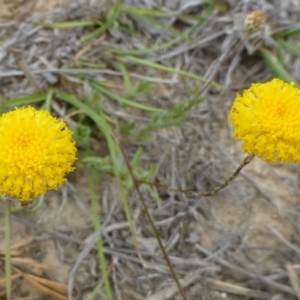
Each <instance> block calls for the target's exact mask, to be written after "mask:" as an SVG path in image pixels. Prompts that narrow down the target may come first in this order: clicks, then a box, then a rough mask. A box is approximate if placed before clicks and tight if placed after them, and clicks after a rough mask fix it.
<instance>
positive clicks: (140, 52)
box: [105, 10, 212, 55]
mask: <svg viewBox="0 0 300 300" xmlns="http://www.w3.org/2000/svg"><path fill="white" fill-rule="evenodd" d="M211 13H212V11H211V10H208V11H207V15H210V14H211ZM205 20H206V18H200V19H198V20H197V23H196V24H195V25H193V26H191V27H190V28H188V29H187V30H186V31H185V32H184V33H183V34H181V35H180V36H177V37H175V38H174V39H171V40H170V41H167V42H165V43H162V44H160V45H158V46H154V47H149V48H146V49H136V50H122V49H115V48H109V47H105V49H106V50H108V51H109V52H113V53H118V54H122V55H143V54H148V53H153V52H157V51H160V50H163V49H166V48H169V47H171V46H173V45H175V44H176V43H178V42H180V41H181V40H182V39H186V40H188V41H189V42H191V43H195V42H193V41H192V40H191V39H190V38H189V36H190V35H191V34H192V33H193V32H194V31H195V30H196V29H198V28H199V27H201V25H203V23H204V21H205Z"/></svg>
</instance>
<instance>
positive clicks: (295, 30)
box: [274, 27, 300, 39]
mask: <svg viewBox="0 0 300 300" xmlns="http://www.w3.org/2000/svg"><path fill="white" fill-rule="evenodd" d="M299 33H300V27H296V28H292V29H288V30H286V31H283V32H281V33H278V34H275V35H274V38H275V39H277V38H288V37H290V36H293V35H297V34H299Z"/></svg>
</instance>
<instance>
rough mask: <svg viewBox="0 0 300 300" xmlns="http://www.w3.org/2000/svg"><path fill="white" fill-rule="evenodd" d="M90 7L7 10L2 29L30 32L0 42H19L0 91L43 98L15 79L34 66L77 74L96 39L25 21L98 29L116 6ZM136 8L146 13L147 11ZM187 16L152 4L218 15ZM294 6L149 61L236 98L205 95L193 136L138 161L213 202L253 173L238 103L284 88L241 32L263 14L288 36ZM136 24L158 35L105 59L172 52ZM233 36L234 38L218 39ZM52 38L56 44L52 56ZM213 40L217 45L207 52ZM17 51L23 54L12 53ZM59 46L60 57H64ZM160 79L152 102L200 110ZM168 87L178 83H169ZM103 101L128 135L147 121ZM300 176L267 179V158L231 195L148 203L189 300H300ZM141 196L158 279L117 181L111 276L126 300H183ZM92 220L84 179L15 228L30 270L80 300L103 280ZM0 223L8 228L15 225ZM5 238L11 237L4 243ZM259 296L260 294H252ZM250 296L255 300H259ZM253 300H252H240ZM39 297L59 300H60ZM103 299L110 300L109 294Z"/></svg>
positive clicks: (184, 85)
mask: <svg viewBox="0 0 300 300" xmlns="http://www.w3.org/2000/svg"><path fill="white" fill-rule="evenodd" d="M83 2H84V1H73V4H72V5H67V6H64V7H63V8H59V9H58V10H57V11H55V12H51V13H49V14H48V13H44V12H43V13H42V14H41V12H40V9H44V7H43V5H44V4H45V5H46V4H47V3H49V4H50V3H51V7H49V9H52V8H55V7H56V2H55V1H48V2H45V3H40V1H37V2H36V3H34V4H32V3H33V1H21V2H20V4H19V6H16V7H15V8H12V4H10V3H11V2H8V1H7V2H6V1H4V2H3V3H4V6H3V4H2V3H1V2H0V5H2V6H1V7H4V8H5V9H3V10H2V12H1V14H2V15H0V20H2V22H7V21H9V20H10V18H11V17H13V19H14V20H15V18H16V20H18V16H16V14H15V13H12V12H13V11H17V12H19V13H20V16H21V17H20V19H21V21H19V22H20V23H17V24H15V23H14V24H12V25H11V27H4V28H1V32H0V37H1V40H4V38H5V42H7V44H6V43H4V46H2V48H1V49H0V59H1V63H2V64H1V67H0V75H1V74H5V76H3V77H2V79H1V80H2V83H1V88H0V89H1V93H2V94H3V95H4V96H5V97H6V98H12V97H16V96H20V95H27V94H31V93H33V92H34V87H33V86H32V85H31V84H30V82H28V80H27V79H26V77H24V76H18V77H17V76H15V75H14V74H12V75H9V72H12V71H19V70H20V68H19V66H18V61H19V60H20V59H23V60H24V61H26V63H27V65H28V66H29V67H30V69H31V70H33V71H35V70H39V69H47V68H48V67H49V65H50V66H55V67H59V66H61V65H62V64H65V65H68V64H69V65H71V63H70V61H72V58H74V56H75V55H76V54H78V52H79V51H80V50H81V49H82V47H83V46H82V45H81V44H80V42H79V39H80V37H81V36H82V35H83V34H86V30H83V29H72V30H69V31H56V32H55V34H54V33H53V32H52V31H51V30H48V29H43V28H39V29H37V30H36V32H35V33H32V34H29V32H30V30H34V28H35V27H34V25H28V24H25V23H22V20H24V18H29V19H30V20H35V21H39V20H45V19H46V20H49V21H52V20H56V21H65V20H69V19H76V18H82V19H84V18H89V17H91V16H95V15H96V16H99V17H101V12H103V11H104V9H105V5H106V4H105V3H104V2H103V3H102V2H101V5H99V7H101V8H102V11H101V9H99V10H98V11H97V12H95V10H92V9H91V8H90V7H89V6H88V5H87V1H86V2H85V3H83ZM94 2H95V1H94ZM125 2H126V4H128V5H137V4H139V5H141V6H143V5H145V6H146V4H145V3H146V1H145V3H144V2H143V1H125ZM150 2H151V3H150ZM175 2H176V1H174V2H170V1H169V2H168V1H167V2H166V3H165V4H164V6H162V5H163V4H159V3H158V2H157V3H156V2H155V1H149V2H147V3H148V5H149V6H151V5H153V6H154V7H155V5H156V6H157V7H163V8H164V9H166V10H171V11H172V10H173V11H176V10H178V9H182V10H186V12H187V13H192V14H195V15H196V16H199V15H201V13H202V11H203V9H204V7H205V5H204V4H201V3H200V2H199V4H197V3H194V2H193V1H187V2H185V3H183V2H182V3H181V2H180V1H177V2H176V5H175ZM149 3H150V4H149ZM222 3H223V2H222ZM97 4H99V3H97ZM223 4H224V3H223ZM14 5H15V4H14ZM27 5H28V7H30V10H31V9H32V7H34V10H36V11H38V13H35V14H34V15H28V12H29V10H28V9H27V10H26V6H27ZM30 5H32V6H30ZM40 5H41V6H40ZM52 5H53V6H52ZM289 5H290V6H285V4H284V3H281V2H280V1H279V2H278V3H277V2H276V3H275V1H273V2H272V3H268V2H265V1H228V3H227V4H226V5H225V6H220V10H219V12H218V13H216V14H214V15H213V16H212V17H211V18H210V19H209V20H208V21H207V23H206V25H205V28H204V29H203V28H202V29H201V30H199V32H197V33H195V35H194V39H197V41H199V44H201V46H194V47H191V48H189V46H191V45H190V44H188V43H186V42H184V43H182V44H178V45H175V46H174V47H173V48H172V49H171V50H170V52H159V53H158V54H157V55H151V54H149V55H148V56H147V58H148V59H149V60H153V61H157V62H161V63H163V64H166V65H170V66H173V67H177V68H181V69H184V70H188V71H191V72H193V73H195V74H198V75H205V76H206V77H207V78H210V79H213V80H216V81H218V82H220V83H222V84H224V85H225V86H226V87H227V89H226V91H224V90H220V89H216V88H212V87H211V86H207V85H202V84H201V86H200V90H201V96H202V97H203V98H204V102H203V103H201V104H200V105H199V106H197V107H194V108H193V109H192V111H191V113H190V115H189V117H188V119H187V121H186V122H185V123H184V125H183V126H181V127H171V128H168V129H163V130H160V131H157V132H155V133H153V134H152V136H151V137H152V139H151V143H148V144H147V143H144V142H141V141H139V140H136V139H134V138H133V139H129V140H128V141H127V140H126V141H125V142H126V147H127V149H128V151H129V152H130V155H133V153H134V151H135V150H136V148H137V146H143V148H144V155H143V163H144V164H145V166H147V165H148V164H149V162H158V163H159V169H158V172H157V175H156V178H155V179H156V180H157V181H159V182H162V183H168V184H171V185H174V186H177V187H180V188H183V189H192V190H199V191H206V190H210V189H212V188H214V187H215V186H217V185H218V184H219V183H221V182H223V180H224V179H226V178H227V177H228V176H229V175H230V174H231V173H232V172H233V171H234V169H235V168H236V167H237V166H238V164H239V163H240V162H241V161H242V160H243V158H244V156H245V155H244V154H243V153H242V151H241V149H240V146H239V143H238V142H237V141H235V140H233V139H232V138H231V135H232V133H231V129H230V127H229V125H228V123H227V113H228V111H229V108H230V106H231V103H232V101H233V99H234V97H235V94H236V92H238V91H241V90H242V89H244V88H246V87H248V86H249V85H250V84H251V83H252V82H260V81H264V80H267V79H270V78H272V74H271V72H270V71H269V70H268V69H267V67H266V66H265V65H264V63H262V61H261V59H260V58H259V57H256V56H249V55H248V54H247V51H246V50H245V48H243V50H240V51H239V50H238V49H239V48H236V45H237V42H238V41H239V40H240V39H241V36H240V33H239V29H238V28H236V24H238V21H237V19H238V18H239V17H240V16H241V15H243V14H245V13H247V12H250V11H252V10H254V9H262V10H264V11H265V12H266V13H267V16H268V24H269V26H271V28H274V27H275V28H276V27H280V26H286V25H289V24H290V23H291V22H293V20H299V19H298V17H299V12H298V7H297V4H296V3H293V2H290V3H289ZM221 8H222V9H221ZM123 17H124V22H126V24H129V26H132V27H133V28H135V29H138V30H139V31H141V32H143V33H144V35H143V36H142V37H141V38H139V39H135V38H130V37H128V36H126V35H124V33H120V32H119V31H118V29H116V28H113V29H111V30H109V31H108V33H107V34H106V37H105V39H106V40H105V41H104V42H103V43H104V45H108V46H111V45H116V44H118V45H119V44H121V45H123V44H124V45H126V48H130V47H133V48H135V47H140V48H143V47H148V46H149V45H152V44H154V42H155V41H156V42H160V41H161V40H164V41H165V40H168V39H169V38H170V37H169V35H168V34H167V33H166V32H164V31H161V29H159V28H156V27H155V26H154V27H153V28H149V27H147V26H146V25H145V24H144V23H143V22H142V21H141V20H137V19H134V18H133V19H130V18H128V17H127V16H125V15H124V16H123ZM163 21H164V22H166V23H167V24H169V25H172V24H174V26H175V25H177V23H176V18H172V17H166V18H165V19H163ZM2 24H5V23H2ZM185 25H186V24H185ZM272 26H273V27H272ZM220 32H221V34H220V36H219V37H216V38H214V35H216V34H219V33H220ZM20 37H22V38H20ZM24 37H25V39H23V38H24ZM42 38H43V39H44V40H43V43H41V42H40V41H41V39H42ZM160 39H161V40H160ZM205 39H206V40H207V39H211V40H210V41H209V42H205ZM10 41H13V42H12V43H11V44H9V42H10ZM201 41H202V42H201ZM267 42H268V41H267ZM105 43H106V44H105ZM53 45H54V48H55V51H54V53H53V52H51V50H52V49H53ZM124 47H125V46H124ZM243 47H246V46H244V45H243ZM236 49H237V50H236ZM248 50H249V49H248ZM91 55H92V57H93V59H94V61H95V62H101V63H103V64H104V70H113V71H116V70H117V69H116V65H115V64H114V62H113V60H112V58H111V57H110V55H109V54H107V53H106V52H104V51H101V48H99V49H98V48H96V49H93V52H92V54H91ZM41 57H42V59H41ZM4 58H5V59H4ZM286 59H287V60H288V61H290V64H289V68H290V70H289V71H290V72H291V74H293V76H294V77H295V78H296V80H299V79H300V78H299V71H298V70H297V66H298V65H299V61H298V59H296V58H295V57H293V56H291V55H288V54H287V56H286ZM45 61H46V63H45ZM145 70H146V69H144V68H141V67H139V68H134V67H132V70H131V72H132V73H135V74H136V73H138V74H140V75H145V74H147V70H146V71H145ZM47 74H51V73H47ZM87 74H88V71H87ZM51 76H52V77H51ZM51 76H50V75H47V76H46V75H42V76H41V75H36V80H37V82H38V84H39V85H40V86H42V87H47V86H49V85H50V84H61V81H63V80H62V79H61V78H60V75H57V74H51ZM88 76H89V75H88ZM93 76H95V77H97V78H99V79H101V78H104V80H106V81H107V82H109V83H112V84H114V85H118V82H121V81H120V80H121V77H120V76H119V75H111V74H105V73H104V74H102V73H99V74H97V75H93ZM155 76H156V77H157V78H161V79H162V80H161V81H160V82H159V83H158V84H157V85H156V88H155V89H154V90H153V91H152V92H149V94H147V95H143V96H142V97H141V99H140V101H142V102H145V103H148V104H149V103H150V104H151V105H153V106H157V107H163V108H170V107H173V106H174V105H176V104H178V103H179V102H180V101H182V99H184V98H186V93H187V91H188V89H189V88H190V87H192V86H193V85H195V82H193V81H192V80H190V79H187V78H182V77H178V76H173V77H172V76H171V75H170V74H167V73H162V72H157V73H156V74H155ZM70 77H72V76H71V75H70ZM69 79H70V78H69ZM166 79H169V82H165V81H164V80H166ZM133 80H134V79H133ZM197 84H198V83H197ZM199 85H200V84H199ZM72 92H73V93H74V92H76V93H77V95H78V97H80V96H81V95H82V93H83V91H82V90H81V89H79V88H78V89H77V88H72ZM102 101H103V107H104V109H105V111H106V112H109V113H110V114H111V115H112V118H114V120H116V121H117V122H118V121H122V119H125V120H127V121H128V120H135V121H136V122H139V121H140V120H139V116H136V115H135V114H136V112H133V111H131V110H129V109H127V108H126V109H125V110H124V108H123V107H122V106H119V105H118V104H116V103H115V102H113V101H111V100H110V99H108V98H104V99H102ZM53 109H54V110H55V111H56V113H57V114H58V115H60V114H61V115H63V114H64V107H63V105H62V104H58V106H57V107H54V108H53ZM142 117H144V116H142ZM70 124H71V123H70ZM98 146H99V145H97V147H98ZM101 146H102V145H101V144H100V148H101ZM103 147H105V146H104V145H103ZM104 153H105V151H104ZM298 174H299V166H296V165H266V163H265V162H263V161H261V160H259V159H257V158H256V159H254V161H253V162H252V163H251V164H250V165H249V166H247V167H246V168H245V170H243V171H242V174H241V175H240V176H239V177H238V178H237V179H236V180H235V181H234V182H233V183H232V184H231V185H230V186H228V187H227V188H226V189H224V190H223V191H221V192H220V193H219V194H218V195H216V196H214V197H211V198H205V197H200V198H199V197H198V198H197V197H188V196H185V195H184V194H177V193H174V192H168V191H164V190H159V194H160V197H161V198H162V200H163V202H162V203H158V202H157V201H156V200H153V199H152V198H151V197H150V196H149V194H147V192H146V190H143V193H144V195H145V197H146V199H147V204H148V206H149V208H150V211H151V213H152V215H153V218H154V219H155V222H156V226H157V228H158V230H159V232H160V234H161V237H162V239H163V241H164V243H165V246H166V249H167V251H168V254H169V256H170V258H171V261H172V264H173V265H174V267H175V269H176V271H177V273H178V274H179V277H180V278H181V280H182V283H183V286H184V287H185V292H186V295H187V298H188V299H207V300H208V299H224V298H226V299H232V300H235V299H277V300H278V299H296V297H295V289H294V288H293V287H292V285H291V282H290V280H289V277H288V273H287V268H286V266H287V263H291V265H292V266H293V268H292V269H293V270H294V271H295V272H296V273H299V272H300V267H299V264H298V263H299V261H298V259H299V255H300V250H299V248H298V246H299V243H300V240H299V204H300V203H299V181H298ZM129 195H130V208H131V213H132V216H133V219H134V222H135V227H136V230H137V234H138V239H139V243H140V247H141V251H142V256H143V259H144V261H145V263H146V266H147V268H145V267H144V266H143V264H142V262H141V260H140V259H139V258H138V256H137V254H136V251H135V249H134V246H133V242H132V238H131V235H130V232H129V229H128V224H127V222H126V219H125V216H124V212H123V209H122V205H121V203H120V199H119V196H118V192H117V190H116V184H115V182H114V179H113V178H105V181H103V180H102V181H101V182H99V187H98V194H97V197H98V200H99V203H100V204H101V208H102V209H101V212H99V213H100V214H101V216H102V221H103V239H104V241H105V247H106V254H107V260H108V262H109V263H112V262H113V261H115V262H116V263H115V266H114V268H113V272H112V276H111V281H112V285H113V287H114V292H115V299H118V300H119V299H124V300H127V299H148V300H160V299H161V300H164V299H181V298H180V296H179V295H178V293H177V290H176V287H175V284H174V282H173V280H172V278H171V275H170V272H169V270H168V268H167V266H166V263H165V261H164V259H163V257H162V255H161V253H160V250H159V248H158V245H157V242H156V240H155V238H154V237H153V234H152V232H151V229H150V227H149V224H148V222H147V221H146V219H145V214H144V212H143V209H142V208H141V206H140V204H139V201H138V197H137V195H136V194H135V193H130V194H129ZM89 207H90V204H89V193H88V180H87V176H86V174H85V172H84V171H83V170H81V169H80V168H79V169H78V170H77V172H76V173H75V174H74V175H73V176H72V177H71V178H70V183H69V184H68V185H66V186H65V187H64V188H63V189H62V190H60V191H58V192H51V193H48V194H47V197H46V201H45V204H44V205H43V206H42V207H41V208H40V209H39V210H37V211H31V210H30V208H27V209H25V210H22V211H21V212H19V213H15V214H14V216H13V218H12V226H13V229H12V241H13V242H16V241H18V240H20V239H21V238H23V237H25V236H28V235H34V237H35V239H34V242H33V245H32V246H31V247H30V248H29V249H27V251H28V253H27V254H28V256H30V257H32V258H34V259H36V260H38V261H40V262H42V263H45V264H50V265H53V266H55V267H56V268H55V269H54V270H51V271H47V273H46V275H47V277H48V278H51V279H53V280H55V281H59V282H62V283H66V284H68V285H69V286H73V287H74V291H75V292H74V295H73V296H72V299H78V300H81V299H86V297H87V295H88V294H89V293H90V292H91V290H92V289H93V288H94V286H95V285H96V283H97V282H98V281H99V278H101V274H100V271H99V266H98V263H97V262H98V259H97V254H96V251H95V249H94V244H95V241H94V239H93V236H94V235H93V227H92V222H91V216H90V208H89ZM0 221H1V224H2V228H3V223H4V222H3V219H2V218H1V220H0ZM1 234H2V236H3V235H4V231H3V230H2V231H1ZM89 246H90V247H91V251H90V252H89V253H88V255H86V256H85V257H82V256H81V255H82V253H83V249H84V247H89ZM226 284H227V285H226ZM243 288H248V290H245V289H243ZM255 291H256V293H257V294H251V293H254V292H255ZM247 292H248V293H250V294H248V296H246V294H247ZM239 293H240V294H241V295H240V296H238V295H237V294H239ZM29 295H30V296H31V295H37V290H36V289H33V288H32V287H30V285H28V284H26V283H24V281H20V286H18V288H17V289H16V291H15V297H25V296H29ZM251 295H252V296H251ZM38 297H40V298H37V299H47V298H46V296H38ZM49 299H50V298H49ZM97 299H106V298H105V296H104V294H99V296H98V298H97Z"/></svg>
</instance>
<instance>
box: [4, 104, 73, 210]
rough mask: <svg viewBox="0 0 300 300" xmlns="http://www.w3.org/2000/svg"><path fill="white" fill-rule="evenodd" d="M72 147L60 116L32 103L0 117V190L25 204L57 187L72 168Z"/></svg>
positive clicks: (68, 131)
mask: <svg viewBox="0 0 300 300" xmlns="http://www.w3.org/2000/svg"><path fill="white" fill-rule="evenodd" d="M75 154H76V148H75V143H74V141H73V140H72V133H71V131H70V130H69V129H68V128H67V127H66V124H65V123H64V121H62V120H57V119H55V118H54V117H52V116H51V115H50V113H49V112H48V111H38V110H36V109H34V108H33V107H30V106H29V107H22V108H16V109H15V110H13V111H11V112H8V113H5V114H3V115H2V116H1V117H0V193H2V194H5V195H9V196H12V197H16V198H18V199H19V200H20V201H21V202H22V204H27V203H30V202H31V201H32V199H33V198H34V197H37V196H39V195H41V194H42V193H44V192H46V191H47V190H52V189H56V188H58V187H59V186H60V185H62V184H63V183H64V182H65V181H66V177H65V176H66V174H67V173H69V172H70V171H72V170H73V169H74V168H73V167H72V165H73V163H74V160H75Z"/></svg>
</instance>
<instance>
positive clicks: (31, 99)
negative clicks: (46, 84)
mask: <svg viewBox="0 0 300 300" xmlns="http://www.w3.org/2000/svg"><path fill="white" fill-rule="evenodd" d="M46 98H47V94H37V95H31V96H26V97H20V98H14V99H9V100H5V101H4V105H5V106H7V107H11V106H19V105H28V104H32V103H37V102H40V101H44V100H45V99H46Z"/></svg>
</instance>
